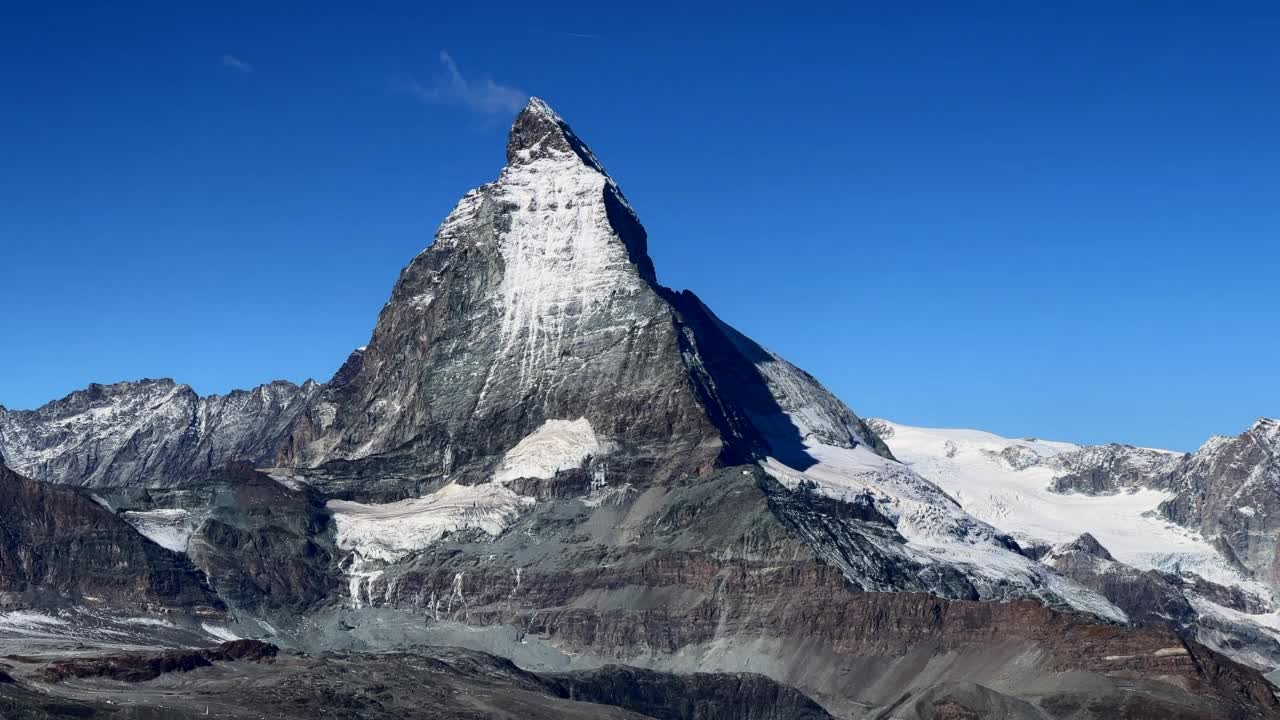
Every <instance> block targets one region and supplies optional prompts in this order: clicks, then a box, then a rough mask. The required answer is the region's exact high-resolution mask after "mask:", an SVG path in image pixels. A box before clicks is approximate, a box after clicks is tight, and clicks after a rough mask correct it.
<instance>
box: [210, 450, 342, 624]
mask: <svg viewBox="0 0 1280 720" xmlns="http://www.w3.org/2000/svg"><path fill="white" fill-rule="evenodd" d="M204 484H205V486H206V487H210V488H214V492H213V493H212V497H211V498H210V501H209V510H208V511H207V512H208V515H207V517H206V519H205V520H204V522H203V523H202V524H201V525H200V527H199V529H198V530H197V531H196V533H195V534H194V535H193V536H192V538H191V542H190V550H189V554H190V556H191V559H192V561H193V562H194V563H195V564H196V565H197V566H198V567H199V568H201V569H202V570H204V571H205V572H206V573H207V574H208V576H209V578H210V580H211V582H212V584H213V586H214V588H215V589H216V590H217V592H218V594H219V595H220V596H221V597H222V598H223V599H224V600H226V602H227V603H229V604H230V605H231V606H232V607H234V608H242V609H248V610H253V611H259V612H281V611H283V612H287V613H297V612H301V611H305V610H308V609H311V608H314V607H316V606H318V605H320V604H322V603H324V602H325V601H326V600H328V599H330V598H332V597H333V596H334V594H335V590H336V589H337V587H338V568H337V565H336V563H337V560H336V558H335V557H334V548H333V539H332V530H331V528H330V525H331V519H330V516H329V513H328V512H327V511H325V508H324V498H323V497H322V496H321V495H320V494H319V493H318V492H316V490H315V489H313V488H311V487H308V486H306V485H300V484H296V483H294V484H293V485H292V486H290V485H287V484H285V481H277V480H275V479H273V478H271V477H269V476H267V475H265V474H263V473H260V472H257V471H255V470H254V469H253V468H252V467H250V466H249V465H247V464H244V463H230V464H228V466H227V467H226V468H225V469H224V470H223V471H222V472H220V473H216V474H214V475H212V476H210V477H209V478H208V479H207V480H206V481H205V483H204Z"/></svg>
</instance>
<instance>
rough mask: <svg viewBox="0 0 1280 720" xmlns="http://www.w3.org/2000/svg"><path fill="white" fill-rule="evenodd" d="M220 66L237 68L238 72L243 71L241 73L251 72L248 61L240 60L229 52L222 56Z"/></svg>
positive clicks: (251, 67) (251, 68)
mask: <svg viewBox="0 0 1280 720" xmlns="http://www.w3.org/2000/svg"><path fill="white" fill-rule="evenodd" d="M222 66H223V67H229V68H231V69H232V70H239V71H240V72H243V73H251V72H253V66H252V65H250V64H249V63H248V62H246V61H244V60H241V59H240V58H238V57H236V56H235V55H230V54H228V55H223V56H222Z"/></svg>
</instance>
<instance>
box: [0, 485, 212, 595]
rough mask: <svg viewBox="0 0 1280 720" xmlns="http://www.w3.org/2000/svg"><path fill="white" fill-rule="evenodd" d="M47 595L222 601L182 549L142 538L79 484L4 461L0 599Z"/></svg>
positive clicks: (0, 507) (0, 509)
mask: <svg viewBox="0 0 1280 720" xmlns="http://www.w3.org/2000/svg"><path fill="white" fill-rule="evenodd" d="M48 602H53V603H60V602H66V603H81V604H83V603H89V604H94V603H104V604H109V605H110V606H112V607H116V608H132V609H134V610H138V611H141V610H144V609H150V608H152V607H156V608H176V609H188V610H196V609H208V610H220V609H221V608H222V607H223V603H222V601H221V600H220V599H219V598H218V597H217V596H216V595H214V593H213V591H212V590H211V589H210V588H209V585H208V583H207V582H206V581H205V578H204V576H203V575H201V574H200V572H199V571H197V570H196V569H195V568H194V567H193V566H192V565H191V562H190V561H189V560H188V559H187V557H186V556H185V555H182V554H180V553H175V552H173V551H171V550H166V549H165V548H162V547H160V546H159V545H156V544H155V543H153V542H151V541H150V540H148V539H146V538H144V537H143V536H142V535H140V534H138V532H137V531H136V530H134V529H133V528H132V527H130V526H129V524H128V523H126V522H125V521H124V520H121V519H120V518H118V517H116V516H115V515H114V514H112V513H111V511H109V510H107V509H106V508H104V507H102V506H101V505H99V504H98V503H96V502H94V501H93V500H92V499H90V498H89V497H87V496H86V495H84V494H83V493H81V492H80V491H79V490H76V489H74V488H68V487H61V486H58V485H52V484H49V483H44V482H39V481H36V480H29V479H27V478H24V477H22V476H21V475H18V474H17V473H15V472H13V471H12V470H10V469H9V468H7V467H4V466H3V465H0V607H4V606H9V607H13V606H18V607H22V606H24V605H26V604H30V603H40V604H43V603H48Z"/></svg>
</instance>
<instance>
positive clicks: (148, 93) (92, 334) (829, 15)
mask: <svg viewBox="0 0 1280 720" xmlns="http://www.w3.org/2000/svg"><path fill="white" fill-rule="evenodd" d="M1049 4H1050V3H1023V2H1008V3H988V2H973V3H955V2H938V3H936V4H921V3H891V2H882V3H848V4H843V5H842V7H840V8H839V9H832V8H828V9H820V8H819V7H818V6H814V5H805V4H803V3H788V4H786V5H785V9H784V10H777V11H770V12H765V11H755V10H750V9H746V8H742V7H736V8H734V9H724V10H720V11H715V12H713V11H710V10H703V11H687V10H686V11H675V10H670V11H659V10H652V11H645V12H641V9H642V8H644V7H646V6H645V5H643V4H641V5H637V4H634V3H633V4H626V3H601V2H592V3H585V4H582V5H581V6H580V7H573V6H572V5H568V4H563V3H556V4H551V3H528V2H523V3H516V4H512V5H511V6H510V7H507V8H504V7H502V6H501V4H500V3H484V4H480V5H478V6H477V9H475V10H468V9H463V8H460V7H459V6H461V5H464V3H449V4H447V5H448V7H446V6H445V4H441V3H421V2H412V3H410V2H406V3H402V4H383V3H361V4H353V3H341V4H337V3H335V4H332V5H331V6H329V7H330V8H331V9H326V8H324V7H322V6H321V5H322V4H314V6H313V7H307V8H306V9H305V10H303V9H301V8H302V5H301V4H293V3H261V2H252V3H249V2H245V3H200V4H196V3H172V2H156V3H146V2H131V3H82V4H77V3H57V2H35V1H22V0H19V1H17V2H12V1H11V2H6V3H4V4H3V5H2V6H0V93H2V94H3V95H2V97H0V249H2V254H0V287H2V288H3V293H4V294H3V298H4V304H3V307H2V308H0V332H2V337H3V345H2V346H0V347H2V348H3V350H2V351H0V404H4V405H6V406H8V407H11V408H25V407H32V406H35V405H38V404H40V403H42V402H44V401H47V400H50V399H53V398H55V397H59V396H61V395H63V394H65V393H67V392H69V391H71V390H73V389H75V388H78V387H82V386H84V385H86V384H87V383H89V382H111V381H116V380H121V379H129V378H139V377H143V376H152V377H157V376H171V377H174V378H176V379H178V380H180V381H183V382H187V383H190V384H192V385H193V386H194V387H195V388H196V389H197V390H199V391H201V392H205V393H210V392H224V391H226V390H228V389H230V388H234V387H242V386H249V385H253V384H257V383H260V382H263V381H267V380H271V379H273V378H287V379H291V380H302V379H304V378H307V377H316V378H319V379H325V378H327V377H328V376H329V375H330V374H331V373H332V372H333V371H334V369H336V367H337V366H338V364H339V363H340V362H341V361H342V359H343V358H344V356H345V355H346V354H347V352H348V351H349V350H350V349H351V348H352V347H355V346H358V345H362V344H364V343H365V342H366V341H367V339H368V337H369V334H370V331H371V330H372V327H373V323H374V320H375V318H376V315H377V312H378V310H379V309H380V308H381V306H382V304H383V303H384V302H385V301H386V299H387V297H388V295H389V293H390V290H391V286H392V284H393V283H394V281H395V279H396V275H397V273H398V272H399V270H400V268H401V267H402V266H403V265H404V264H405V263H407V262H408V260H409V259H410V258H411V257H413V255H414V254H416V253H417V252H418V251H419V250H421V249H422V248H423V247H425V246H426V245H427V244H428V243H429V242H430V240H431V237H432V235H433V233H434V229H435V226H436V224H437V223H438V222H439V221H440V220H441V219H442V218H443V217H444V215H445V214H446V213H447V212H448V210H449V209H450V208H451V207H452V205H453V203H454V202H455V201H456V199H457V198H458V197H459V196H460V195H461V194H462V193H463V192H464V191H466V190H467V189H468V188H471V187H473V186H475V185H478V184H480V183H481V182H485V181H487V180H490V179H492V178H493V177H494V176H495V175H496V173H497V171H498V169H499V168H500V166H501V165H502V162H503V143H504V139H505V133H506V129H507V127H508V124H509V122H510V119H511V117H512V114H513V113H512V111H511V107H510V106H511V105H512V104H513V103H514V102H516V101H515V100H513V99H512V98H520V97H523V96H525V95H527V94H537V95H539V96H542V97H544V98H546V99H547V100H548V101H549V102H550V103H551V104H552V105H553V106H554V107H556V108H557V109H558V110H559V111H560V112H561V114H563V115H564V116H565V117H566V118H568V119H569V121H570V122H571V123H573V125H574V126H575V128H576V129H577V130H578V131H579V132H580V134H582V135H583V137H584V138H586V140H587V141H588V142H589V143H590V144H591V145H592V147H593V148H594V149H595V150H596V152H597V154H599V155H600V157H601V158H602V159H603V161H604V162H605V164H606V165H607V166H608V167H609V169H610V171H611V173H612V174H613V175H614V176H615V177H616V178H617V180H618V181H619V183H620V184H621V185H622V187H623V188H624V190H625V191H626V192H627V194H628V196H629V197H630V199H631V200H632V202H633V204H634V205H635V206H636V208H637V209H638V211H639V213H640V215H641V218H642V219H643V221H644V222H645V224H646V226H647V227H648V229H649V232H650V237H651V251H652V255H653V256H654V259H655V262H656V263H657V266H658V272H659V277H660V279H661V280H662V281H663V282H664V283H665V284H667V285H670V286H672V287H676V288H686V287H687V288H691V289H694V290H695V291H697V292H698V293H699V294H700V295H701V296H702V297H703V299H704V300H706V301H707V302H708V303H709V304H710V305H711V306H712V307H713V308H714V309H716V310H717V311H718V312H719V313H720V314H721V315H722V316H723V317H724V318H725V319H727V320H729V321H730V322H732V323H733V324H735V325H737V326H738V327H739V328H741V329H742V330H744V331H746V332H747V333H748V334H750V335H752V336H753V337H755V338H756V339H758V340H759V341H761V342H762V343H764V344H766V345H768V346H770V347H772V348H774V349H775V350H777V351H779V352H781V353H783V354H784V355H785V356H787V357H788V358H790V359H791V360H793V361H794V362H795V363H797V364H798V365H801V366H802V367H805V368H806V369H808V370H810V371H811V372H813V373H814V374H815V375H816V376H818V377H819V378H820V379H822V380H823V381H824V382H826V383H827V385H828V386H829V387H831V388H832V389H833V390H835V391H836V392H837V393H838V394H839V395H840V396H841V397H842V398H844V399H845V400H846V401H848V403H849V404H850V405H851V406H852V407H853V408H854V409H855V410H856V411H858V412H859V413H860V414H862V415H865V416H884V417H889V418H893V419H896V420H900V421H903V422H908V423H915V424H923V425H939V426H962V427H978V428H983V429H988V430H992V431H995V432H999V433H1002V434H1008V435H1016V436H1023V435H1037V436H1041V437H1051V438H1059V439H1066V440H1075V441H1083V442H1101V441H1109V440H1114V441H1121V442H1130V443H1135V444H1145V445H1155V446H1164V447H1172V448H1179V449H1190V448H1194V447H1195V446H1197V445H1198V444H1199V443H1200V442H1201V441H1203V440H1204V439H1205V438H1206V437H1207V436H1209V435H1210V434H1213V433H1231V434H1234V433H1236V432H1239V431H1240V430H1242V429H1243V428H1244V427H1245V426H1247V425H1248V424H1249V423H1250V422H1251V421H1252V420H1253V419H1254V418H1255V417H1257V416H1259V415H1273V416H1274V415H1280V378H1278V377H1277V368H1278V367H1280V363H1278V362H1277V359H1278V358H1280V282H1278V279H1280V249H1278V248H1280V45H1278V44H1277V41H1276V38H1277V37H1280V10H1277V9H1276V7H1277V6H1276V5H1275V4H1268V3H1254V4H1248V5H1245V4H1234V3H1230V2H1228V3H1212V4H1211V3H1202V2H1199V3H1179V2H1159V3H1157V2H1149V3H1116V2H1105V3H1104V2H1070V3H1067V2H1063V3H1052V4H1054V5H1058V7H1057V8H1048V7H1046V5H1049ZM279 5H292V6H294V9H290V10H285V9H282V8H279V7H274V6H279ZM308 5H312V4H308ZM833 5H834V4H833ZM197 6H198V9H193V8H195V7H197ZM442 53H447V58H448V59H446V57H445V55H442ZM450 63H452V66H451V65H450ZM454 73H456V74H454Z"/></svg>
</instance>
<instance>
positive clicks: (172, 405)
mask: <svg viewBox="0 0 1280 720" xmlns="http://www.w3.org/2000/svg"><path fill="white" fill-rule="evenodd" d="M318 390H319V385H317V384H316V383H311V382H309V383H307V384H305V385H303V386H297V385H294V384H293V383H289V382H284V381H276V382H273V383H270V384H267V385H262V386H259V387H256V388H254V389H252V390H236V391H234V392H231V393H228V394H227V395H211V396H207V397H200V396H199V395H197V394H196V392H195V391H194V390H192V389H191V388H190V387H189V386H187V385H181V384H178V383H175V382H174V381H172V380H168V379H163V380H150V379H145V380H139V381H137V382H121V383H116V384H113V385H97V384H94V385H90V386H89V387H88V388H86V389H84V390H77V391H76V392H73V393H71V394H70V395H68V396H66V397H64V398H62V399H61V400H55V401H53V402H51V403H48V404H47V405H44V406H42V407H40V408H38V409H36V410H6V409H4V408H0V461H3V462H4V464H6V465H8V466H9V467H11V468H13V469H14V470H17V471H18V472H21V473H23V474H25V475H27V476H28V477H33V478H36V479H39V480H47V481H49V482H57V483H64V484H68V485H82V486H86V487H94V488H102V487H130V486H133V487H165V486H172V485H180V484H183V483H185V482H187V481H189V480H191V479H192V478H195V477H199V476H201V475H204V474H205V473H207V472H209V471H210V470H214V469H216V468H220V467H222V466H223V465H224V464H225V463H226V462H228V461H231V460H247V461H253V462H258V461H266V460H268V459H270V458H271V457H272V455H273V453H274V452H275V448H276V447H277V446H278V444H279V442H280V438H281V437H282V436H283V434H284V433H285V431H286V429H287V427H288V424H289V423H290V422H292V420H293V418H294V417H295V416H296V415H297V414H298V413H299V412H300V411H301V410H302V408H303V407H304V406H305V405H306V403H307V402H308V400H309V399H310V398H311V397H313V396H314V395H315V394H316V393H317V392H318Z"/></svg>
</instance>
